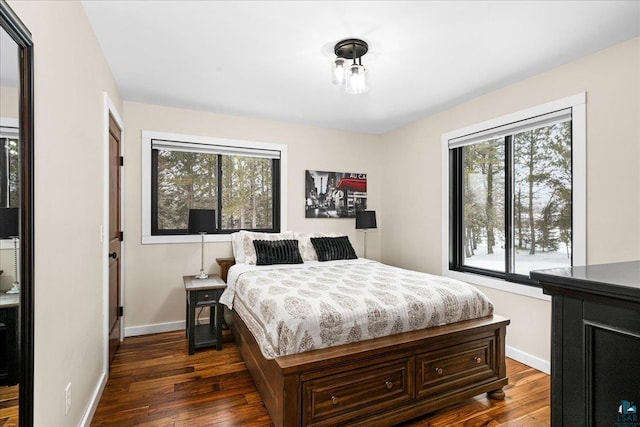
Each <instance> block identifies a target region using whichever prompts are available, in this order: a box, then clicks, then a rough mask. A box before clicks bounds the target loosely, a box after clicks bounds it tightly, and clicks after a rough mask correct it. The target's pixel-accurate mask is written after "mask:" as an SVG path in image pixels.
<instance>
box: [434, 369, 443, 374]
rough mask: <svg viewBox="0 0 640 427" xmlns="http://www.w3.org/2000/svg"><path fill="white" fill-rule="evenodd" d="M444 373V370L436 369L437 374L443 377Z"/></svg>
mask: <svg viewBox="0 0 640 427" xmlns="http://www.w3.org/2000/svg"><path fill="white" fill-rule="evenodd" d="M443 372H444V371H443V370H442V368H436V374H438V375H442V373H443Z"/></svg>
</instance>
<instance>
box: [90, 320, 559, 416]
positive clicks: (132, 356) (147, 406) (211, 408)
mask: <svg viewBox="0 0 640 427" xmlns="http://www.w3.org/2000/svg"><path fill="white" fill-rule="evenodd" d="M187 353H188V352H187V339H186V338H185V335H184V332H169V333H164V334H157V335H148V336H142V337H132V338H127V339H126V340H125V341H124V343H122V345H121V346H120V349H119V350H118V353H117V354H116V356H115V359H114V362H113V365H112V366H113V367H112V370H111V373H110V376H109V381H108V383H107V386H106V388H105V390H104V393H103V395H102V399H101V400H100V404H99V406H98V409H97V410H96V413H95V416H94V418H93V422H92V425H94V426H102V425H117V426H137V425H145V426H189V427H197V426H271V425H272V424H271V419H270V418H269V415H268V414H267V411H266V409H265V407H264V406H263V404H262V400H261V399H260V396H259V395H258V392H257V390H256V387H255V385H254V383H253V380H252V379H251V376H250V375H249V372H248V371H247V369H246V367H245V365H244V362H243V361H242V358H241V357H240V354H239V352H238V348H237V347H236V345H235V344H234V343H225V345H224V349H223V350H222V351H216V350H215V349H210V350H209V349H207V350H200V351H198V352H196V354H195V355H193V356H189V355H188V354H187ZM507 374H508V376H509V385H508V386H507V387H505V392H506V398H505V400H504V401H494V400H489V399H487V398H486V396H485V395H482V396H478V397H476V398H474V399H469V400H467V401H465V402H463V403H461V404H458V405H455V406H452V407H449V408H447V409H444V410H441V411H438V412H435V413H433V414H430V415H428V416H425V417H423V418H420V419H416V420H413V421H411V422H408V423H405V424H403V425H402V426H403V427H426V426H455V425H464V426H518V427H524V426H549V425H550V405H549V403H550V402H549V400H550V399H549V396H550V378H549V376H548V375H546V374H544V373H542V372H539V371H537V370H535V369H532V368H529V367H528V366H526V365H523V364H521V363H518V362H516V361H514V360H511V359H507Z"/></svg>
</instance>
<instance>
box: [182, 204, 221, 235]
mask: <svg viewBox="0 0 640 427" xmlns="http://www.w3.org/2000/svg"><path fill="white" fill-rule="evenodd" d="M187 232H188V233H189V234H199V233H215V232H216V211H215V210H214V209H189V225H188V230H187Z"/></svg>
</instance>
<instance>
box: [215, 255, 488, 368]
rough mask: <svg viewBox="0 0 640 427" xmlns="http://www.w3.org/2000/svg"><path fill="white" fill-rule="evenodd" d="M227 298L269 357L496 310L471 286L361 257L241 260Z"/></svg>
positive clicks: (224, 297)
mask: <svg viewBox="0 0 640 427" xmlns="http://www.w3.org/2000/svg"><path fill="white" fill-rule="evenodd" d="M220 301H221V302H222V303H223V304H225V305H226V306H227V307H228V308H230V309H233V310H235V311H236V313H237V314H238V315H239V316H240V317H241V318H242V319H243V321H244V322H245V324H246V325H247V327H248V329H249V330H250V331H251V333H252V334H253V336H254V337H255V339H256V342H257V343H258V345H259V347H260V349H261V351H262V354H263V355H264V357H265V358H267V359H273V358H275V357H278V356H285V355H290V354H296V353H301V352H304V351H309V350H315V349H321V348H327V347H331V346H336V345H341V344H348V343H352V342H356V341H363V340H368V339H373V338H377V337H382V336H387V335H393V334H398V333H401V332H407V331H413V330H418V329H424V328H430V327H434V326H439V325H445V324H449V323H455V322H460V321H464V320H470V319H475V318H479V317H484V316H489V315H491V314H493V304H492V303H491V301H490V300H489V299H488V298H487V297H486V296H485V295H484V294H483V293H482V292H481V291H480V290H478V289H477V288H475V287H474V286H471V285H469V284H467V283H464V282H461V281H459V280H455V279H451V278H446V277H441V276H434V275H430V274H426V273H420V272H416V271H410V270H405V269H401V268H397V267H392V266H388V265H385V264H381V263H379V262H375V261H371V260H367V259H362V258H360V259H355V260H341V261H328V262H318V261H309V262H305V263H304V264H294V265H270V266H256V265H247V264H236V265H234V266H233V267H232V268H231V269H230V270H229V275H228V278H227V289H226V290H225V292H224V293H223V295H222V297H221V299H220Z"/></svg>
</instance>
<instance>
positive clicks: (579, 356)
mask: <svg viewBox="0 0 640 427" xmlns="http://www.w3.org/2000/svg"><path fill="white" fill-rule="evenodd" d="M531 278H532V279H535V280H538V281H539V282H540V284H541V285H542V288H543V289H544V292H545V293H546V294H549V295H551V296H552V334H551V339H552V354H551V407H552V410H551V420H552V425H554V426H565V427H568V426H625V427H640V412H638V409H640V261H632V262H621V263H614V264H601V265H592V266H586V267H573V268H561V269H552V270H540V271H533V272H531Z"/></svg>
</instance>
